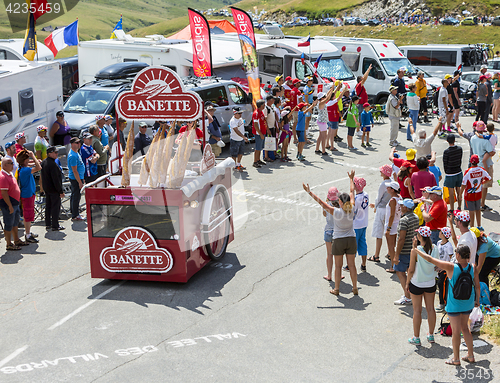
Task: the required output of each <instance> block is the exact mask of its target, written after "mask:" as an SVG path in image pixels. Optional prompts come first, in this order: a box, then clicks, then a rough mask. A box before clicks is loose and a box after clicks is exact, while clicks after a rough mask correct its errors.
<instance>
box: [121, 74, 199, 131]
mask: <svg viewBox="0 0 500 383" xmlns="http://www.w3.org/2000/svg"><path fill="white" fill-rule="evenodd" d="M116 109H117V110H118V113H119V114H120V115H121V116H122V117H124V118H126V119H136V120H140V119H148V120H166V119H179V120H185V121H186V120H189V121H192V120H197V119H199V118H201V116H202V112H203V103H202V100H201V98H200V96H199V95H198V94H197V93H196V92H191V91H186V90H185V89H184V84H183V83H182V81H181V80H180V78H179V77H178V76H177V74H176V73H175V72H174V71H172V70H170V69H168V68H165V67H154V66H153V67H148V68H145V69H143V70H142V71H140V72H139V73H138V74H137V76H136V77H135V78H134V81H133V82H132V89H131V90H130V91H126V92H123V93H121V94H120V95H119V96H118V98H117V99H116Z"/></svg>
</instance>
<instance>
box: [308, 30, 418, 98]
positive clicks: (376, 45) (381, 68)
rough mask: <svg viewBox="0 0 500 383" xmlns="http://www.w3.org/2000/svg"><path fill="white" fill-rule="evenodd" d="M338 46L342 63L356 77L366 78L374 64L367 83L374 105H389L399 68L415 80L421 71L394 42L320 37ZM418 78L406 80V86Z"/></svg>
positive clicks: (366, 86)
mask: <svg viewBox="0 0 500 383" xmlns="http://www.w3.org/2000/svg"><path fill="white" fill-rule="evenodd" d="M315 38H318V39H323V40H326V41H328V42H330V43H332V44H334V45H335V46H336V47H337V48H338V49H339V50H340V51H341V53H342V59H343V60H344V61H345V62H346V64H347V65H349V67H350V68H351V70H352V72H353V73H354V75H355V76H362V75H363V74H364V73H365V72H366V70H367V69H368V67H369V66H370V64H371V65H372V70H371V71H370V74H369V76H368V79H367V80H366V82H365V88H366V92H367V93H368V98H369V100H370V102H371V103H375V104H385V102H386V101H387V98H388V97H389V87H390V86H391V80H392V79H394V78H395V77H396V72H397V70H398V69H399V68H405V69H406V74H407V75H408V76H415V75H416V74H417V71H418V70H417V69H416V68H415V67H414V66H413V65H412V64H411V63H410V61H408V59H407V58H406V57H405V56H404V55H403V54H402V53H401V51H400V50H399V49H398V47H397V46H396V45H395V44H394V41H393V40H380V39H358V38H350V37H336V36H316V37H315ZM415 80H416V78H413V79H412V78H409V77H406V78H405V82H406V84H408V83H410V82H412V81H415Z"/></svg>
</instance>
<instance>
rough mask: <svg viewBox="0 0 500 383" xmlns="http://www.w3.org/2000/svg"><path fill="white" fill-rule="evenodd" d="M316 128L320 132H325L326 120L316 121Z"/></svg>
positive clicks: (326, 127)
mask: <svg viewBox="0 0 500 383" xmlns="http://www.w3.org/2000/svg"><path fill="white" fill-rule="evenodd" d="M318 129H319V131H320V132H326V130H327V129H328V124H327V123H326V122H318Z"/></svg>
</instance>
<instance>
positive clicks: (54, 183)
mask: <svg viewBox="0 0 500 383" xmlns="http://www.w3.org/2000/svg"><path fill="white" fill-rule="evenodd" d="M57 156H58V152H57V148H56V147H55V146H50V147H49V148H47V158H46V159H45V160H43V161H42V173H41V175H42V177H41V178H42V184H43V189H44V190H45V196H46V197H45V228H46V229H47V230H49V229H50V228H52V231H59V230H64V227H62V226H59V212H60V210H61V198H63V197H64V192H63V188H62V171H61V168H60V167H59V165H57V164H56V159H57Z"/></svg>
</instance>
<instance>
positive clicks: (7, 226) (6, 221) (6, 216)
mask: <svg viewBox="0 0 500 383" xmlns="http://www.w3.org/2000/svg"><path fill="white" fill-rule="evenodd" d="M12 207H13V208H14V212H13V213H12V214H10V213H9V207H8V206H5V207H2V209H1V210H2V215H3V229H4V230H5V231H11V230H12V228H13V227H18V226H19V219H20V218H21V210H20V208H19V205H15V206H12Z"/></svg>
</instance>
